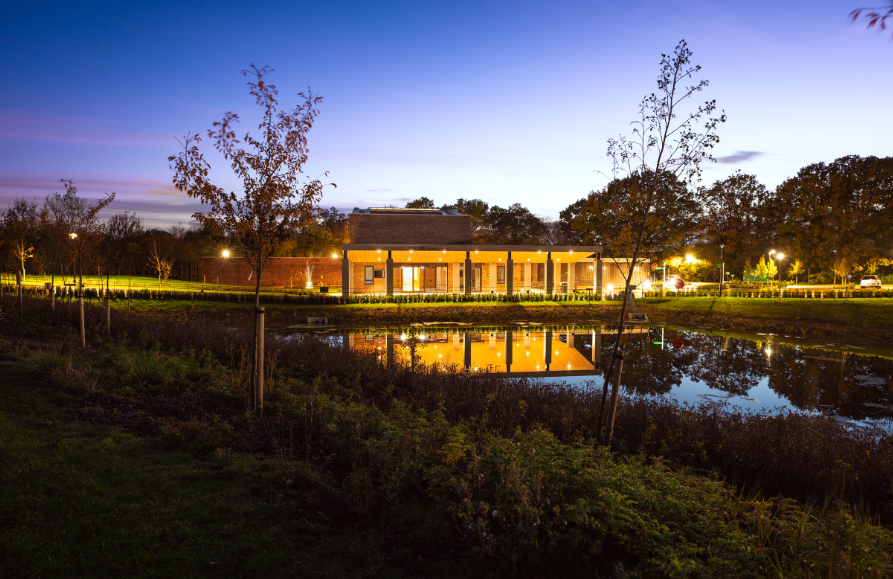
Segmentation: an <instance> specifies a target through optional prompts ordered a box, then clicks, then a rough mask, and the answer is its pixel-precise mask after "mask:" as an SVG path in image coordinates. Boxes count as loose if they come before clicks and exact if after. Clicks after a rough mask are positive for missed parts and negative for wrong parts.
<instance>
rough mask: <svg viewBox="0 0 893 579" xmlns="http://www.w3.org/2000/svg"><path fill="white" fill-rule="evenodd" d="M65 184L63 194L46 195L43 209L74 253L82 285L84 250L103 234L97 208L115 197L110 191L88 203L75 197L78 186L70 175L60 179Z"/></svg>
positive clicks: (79, 280) (103, 206) (101, 207)
mask: <svg viewBox="0 0 893 579" xmlns="http://www.w3.org/2000/svg"><path fill="white" fill-rule="evenodd" d="M61 181H62V183H63V184H64V185H65V194H64V195H60V194H59V193H53V194H52V195H47V199H46V209H47V212H48V214H49V216H51V218H52V220H53V222H54V223H55V224H56V227H58V228H59V231H60V235H61V237H62V239H64V240H65V243H66V244H67V245H68V247H69V248H71V250H72V252H73V253H74V258H75V265H76V267H77V276H78V284H79V286H80V288H81V289H83V287H84V272H83V256H84V253H86V251H87V250H88V249H89V248H90V247H92V246H93V244H95V243H96V242H98V241H99V238H100V236H101V234H102V224H101V223H100V222H99V218H98V215H99V212H100V211H101V210H102V209H104V208H105V207H107V206H108V204H109V203H111V202H112V201H113V200H114V199H115V194H114V193H109V194H107V195H106V196H105V197H103V198H102V199H97V200H96V202H94V203H87V202H86V201H85V200H84V199H81V198H80V197H78V190H77V187H75V185H74V181H72V180H71V179H62V180H61Z"/></svg>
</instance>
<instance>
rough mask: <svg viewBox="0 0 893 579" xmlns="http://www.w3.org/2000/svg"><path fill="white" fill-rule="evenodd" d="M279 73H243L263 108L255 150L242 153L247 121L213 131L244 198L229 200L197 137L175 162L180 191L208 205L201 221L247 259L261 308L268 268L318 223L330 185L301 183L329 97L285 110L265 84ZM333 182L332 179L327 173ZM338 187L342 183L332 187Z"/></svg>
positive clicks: (308, 96) (306, 97)
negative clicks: (280, 250)
mask: <svg viewBox="0 0 893 579" xmlns="http://www.w3.org/2000/svg"><path fill="white" fill-rule="evenodd" d="M271 72H273V70H272V69H270V68H268V67H264V68H263V69H258V68H257V67H255V66H254V65H253V64H252V65H251V70H250V71H249V70H243V71H242V74H243V75H244V76H253V80H251V81H250V82H248V86H249V88H250V91H249V92H250V94H251V95H252V96H254V97H255V102H256V104H257V105H258V106H259V107H260V108H261V109H262V111H263V112H262V119H261V122H260V123H259V124H258V130H259V131H260V136H259V137H257V138H255V137H253V136H251V135H250V134H246V135H245V137H244V138H243V140H244V142H245V144H247V145H248V146H249V147H250V149H252V151H246V150H245V149H241V148H239V145H240V144H241V142H242V141H240V140H239V139H238V138H237V137H236V133H235V127H234V125H235V124H236V123H238V121H239V116H238V115H236V114H235V113H232V112H228V113H226V114H225V115H224V117H223V120H222V121H218V122H215V123H214V124H213V126H214V128H213V129H209V130H208V138H209V139H210V140H212V141H213V142H214V148H215V149H216V150H217V152H218V153H220V154H221V155H222V156H223V158H224V159H225V160H226V161H228V162H229V164H230V168H231V169H232V171H233V173H235V175H236V176H237V177H238V178H239V179H240V180H241V181H242V188H243V192H242V195H241V196H237V195H236V194H235V193H227V192H226V191H225V190H224V189H223V188H222V187H219V186H217V185H215V184H214V183H213V182H212V181H211V179H210V175H209V172H210V169H211V166H210V165H209V164H208V162H207V161H205V159H204V156H203V154H202V153H200V152H199V149H198V143H199V142H201V138H200V137H199V136H197V135H186V137H185V138H184V140H183V150H182V151H181V152H180V153H178V154H177V155H174V156H171V157H169V158H168V161H169V162H170V163H171V169H172V170H173V172H174V177H173V183H174V186H175V187H176V188H177V189H178V190H180V191H183V192H185V193H186V194H187V195H188V196H189V197H194V198H197V199H199V200H200V201H201V203H202V205H208V211H207V213H195V214H194V215H193V218H194V219H195V220H196V221H198V222H199V223H200V224H202V225H207V226H208V227H210V228H212V229H213V230H214V231H215V232H216V233H217V235H218V236H220V237H225V238H226V239H227V240H228V241H229V242H231V243H232V244H234V246H235V247H236V248H237V249H238V252H239V254H240V255H241V256H242V257H243V258H245V259H246V260H247V261H248V263H249V265H251V267H252V268H253V269H254V272H255V274H256V276H255V291H254V303H255V307H257V306H259V305H260V286H261V280H262V276H263V270H264V266H265V265H266V263H267V260H268V259H269V258H270V257H271V256H272V255H273V252H274V251H275V250H276V248H277V247H278V246H279V245H280V244H281V243H282V242H283V241H285V240H287V239H288V238H289V237H291V236H292V235H294V233H295V232H296V231H297V230H298V229H299V228H300V227H302V226H303V225H305V224H306V223H307V222H308V221H309V220H310V219H311V218H312V216H313V211H314V209H315V208H316V204H317V203H318V201H319V199H320V197H321V196H322V189H323V183H322V182H321V181H320V180H319V179H313V180H310V181H308V182H306V183H301V182H300V179H301V176H302V175H303V168H304V164H305V163H306V162H307V155H308V149H307V134H308V132H309V131H310V129H311V127H312V126H313V122H314V119H315V118H316V116H317V115H318V114H319V111H318V109H317V108H316V107H317V106H318V105H319V103H321V102H322V97H320V96H317V95H314V94H313V93H312V92H310V91H308V92H307V93H303V92H301V93H298V96H299V97H300V98H301V99H302V102H301V103H300V104H298V105H297V106H295V107H294V108H293V109H291V110H287V111H279V110H278V104H279V103H278V101H277V100H276V96H277V95H278V94H279V91H278V90H277V89H276V86H275V85H272V84H267V83H266V82H265V81H264V77H265V76H266V75H268V74H269V73H271ZM326 175H328V173H326ZM331 185H332V186H334V184H331Z"/></svg>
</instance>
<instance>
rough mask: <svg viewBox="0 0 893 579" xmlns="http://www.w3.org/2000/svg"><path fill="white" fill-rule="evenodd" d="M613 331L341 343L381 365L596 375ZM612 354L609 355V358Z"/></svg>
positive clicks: (642, 332)
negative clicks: (373, 354)
mask: <svg viewBox="0 0 893 579" xmlns="http://www.w3.org/2000/svg"><path fill="white" fill-rule="evenodd" d="M616 334H617V330H616V329H614V328H601V327H596V328H593V329H589V330H585V331H581V330H580V329H579V328H577V329H573V330H572V329H570V328H569V329H567V330H566V331H559V330H546V331H533V330H527V329H520V330H502V331H495V330H494V331H492V332H486V331H485V332H481V331H475V332H464V331H451V330H435V331H434V333H423V334H416V335H412V336H409V335H406V334H397V335H393V334H386V335H372V334H368V335H360V334H348V335H346V336H344V338H343V339H344V340H345V342H346V344H345V345H347V346H349V347H351V348H354V349H359V350H371V351H377V352H378V357H379V359H380V360H381V361H382V363H387V364H388V365H392V364H394V363H395V362H400V363H403V364H410V363H412V360H411V354H412V352H414V353H415V361H416V362H417V363H422V364H425V365H427V366H434V365H437V366H440V367H444V368H446V367H458V368H465V369H466V370H468V371H470V372H485V371H488V372H492V373H498V374H511V375H512V376H517V377H519V378H521V377H533V376H542V375H546V374H548V375H549V376H595V375H599V374H601V370H602V336H603V335H616ZM624 334H627V335H629V336H630V337H631V338H633V339H634V338H636V337H642V336H645V337H647V335H648V330H647V328H646V327H634V328H627V329H625V330H624ZM608 355H610V354H608Z"/></svg>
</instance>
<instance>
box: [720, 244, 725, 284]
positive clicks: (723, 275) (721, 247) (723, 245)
mask: <svg viewBox="0 0 893 579" xmlns="http://www.w3.org/2000/svg"><path fill="white" fill-rule="evenodd" d="M725 246H726V244H725V243H723V244H722V245H720V246H719V261H720V263H722V274H721V275H720V277H719V297H722V284H724V283H725V281H726V261H725V260H724V259H723V258H722V250H723V248H724V247H725Z"/></svg>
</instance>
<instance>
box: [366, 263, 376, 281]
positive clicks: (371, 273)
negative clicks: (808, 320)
mask: <svg viewBox="0 0 893 579" xmlns="http://www.w3.org/2000/svg"><path fill="white" fill-rule="evenodd" d="M365 269H366V283H375V268H374V267H372V266H371V265H367V266H366V268H365Z"/></svg>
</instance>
